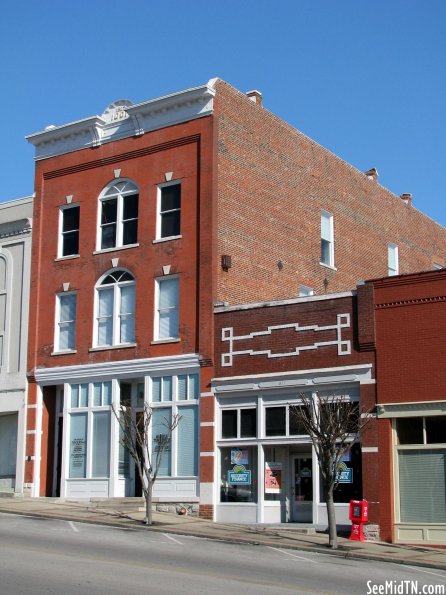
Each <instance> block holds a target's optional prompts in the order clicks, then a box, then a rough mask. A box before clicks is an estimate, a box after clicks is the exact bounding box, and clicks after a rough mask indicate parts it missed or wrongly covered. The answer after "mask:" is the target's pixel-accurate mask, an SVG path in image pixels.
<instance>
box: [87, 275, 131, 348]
mask: <svg viewBox="0 0 446 595" xmlns="http://www.w3.org/2000/svg"><path fill="white" fill-rule="evenodd" d="M96 292H97V299H96V331H95V332H96V339H95V344H96V345H97V346H98V347H100V346H106V345H122V344H128V343H133V342H134V341H135V279H134V277H133V276H132V275H131V274H130V273H129V272H127V271H123V270H117V271H113V272H112V273H110V274H108V275H107V276H106V277H105V278H104V279H103V280H102V281H101V282H100V283H99V285H98V286H97V287H96Z"/></svg>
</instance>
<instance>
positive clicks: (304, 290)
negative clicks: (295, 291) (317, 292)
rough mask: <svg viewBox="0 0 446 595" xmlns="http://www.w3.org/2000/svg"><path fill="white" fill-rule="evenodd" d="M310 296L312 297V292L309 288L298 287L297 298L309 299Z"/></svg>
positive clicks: (304, 286)
mask: <svg viewBox="0 0 446 595" xmlns="http://www.w3.org/2000/svg"><path fill="white" fill-rule="evenodd" d="M310 295H314V291H313V289H311V287H307V286H306V285H301V286H300V287H299V297H309V296H310Z"/></svg>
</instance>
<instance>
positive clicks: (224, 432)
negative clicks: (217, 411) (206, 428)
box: [221, 409, 237, 438]
mask: <svg viewBox="0 0 446 595" xmlns="http://www.w3.org/2000/svg"><path fill="white" fill-rule="evenodd" d="M221 422H222V423H221V437H222V438H237V410H236V409H230V410H229V411H222V414H221Z"/></svg>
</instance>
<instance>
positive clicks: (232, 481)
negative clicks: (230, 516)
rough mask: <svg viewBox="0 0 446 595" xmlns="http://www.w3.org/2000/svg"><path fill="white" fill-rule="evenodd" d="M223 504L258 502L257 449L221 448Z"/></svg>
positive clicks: (243, 447)
mask: <svg viewBox="0 0 446 595" xmlns="http://www.w3.org/2000/svg"><path fill="white" fill-rule="evenodd" d="M220 454H221V502H257V447H256V446H240V447H229V448H221V449H220Z"/></svg>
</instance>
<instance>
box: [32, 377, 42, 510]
mask: <svg viewBox="0 0 446 595" xmlns="http://www.w3.org/2000/svg"><path fill="white" fill-rule="evenodd" d="M36 392H37V395H36V402H37V409H36V430H35V431H36V440H35V442H34V456H35V457H36V460H35V461H34V478H33V479H34V483H33V488H32V496H34V497H36V498H37V497H39V495H40V461H41V456H42V454H41V453H42V411H43V395H42V388H41V387H40V386H37V387H36Z"/></svg>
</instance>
